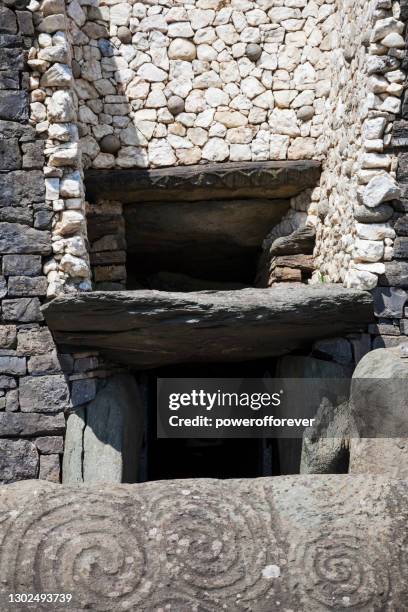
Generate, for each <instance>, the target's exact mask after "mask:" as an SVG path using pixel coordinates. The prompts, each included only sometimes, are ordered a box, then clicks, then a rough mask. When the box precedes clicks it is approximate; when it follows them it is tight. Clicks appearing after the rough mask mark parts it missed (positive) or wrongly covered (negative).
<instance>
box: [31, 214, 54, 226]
mask: <svg viewBox="0 0 408 612" xmlns="http://www.w3.org/2000/svg"><path fill="white" fill-rule="evenodd" d="M52 218H53V212H52V211H50V210H39V211H38V212H36V213H35V215H34V227H35V228H36V229H41V230H45V229H50V227H51V221H52Z"/></svg>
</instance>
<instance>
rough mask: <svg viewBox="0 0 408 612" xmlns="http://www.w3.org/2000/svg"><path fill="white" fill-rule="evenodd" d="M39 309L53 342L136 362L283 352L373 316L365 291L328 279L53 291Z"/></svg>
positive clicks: (359, 324) (145, 363) (142, 365)
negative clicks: (226, 287)
mask: <svg viewBox="0 0 408 612" xmlns="http://www.w3.org/2000/svg"><path fill="white" fill-rule="evenodd" d="M43 310H44V315H45V318H46V321H47V324H48V326H49V327H50V329H51V330H52V331H53V333H54V337H55V340H56V341H57V342H58V343H59V344H62V345H65V346H67V347H68V346H69V347H71V348H73V347H79V346H80V347H84V348H85V347H86V348H87V349H98V350H100V351H101V352H102V353H103V354H104V355H105V356H108V357H109V358H111V359H115V360H117V361H120V362H123V363H127V364H130V365H133V366H136V367H138V368H149V367H158V366H161V365H165V364H173V363H186V362H190V363H194V362H203V361H206V362H209V361H212V362H227V361H248V360H251V359H258V358H262V357H270V356H276V355H282V354H285V353H289V352H291V351H293V350H295V349H297V348H299V347H302V346H305V345H307V344H308V343H310V342H311V341H314V340H317V339H319V338H327V337H330V336H339V335H340V336H341V335H343V334H345V333H349V332H353V331H358V330H359V329H361V328H363V326H365V325H366V324H367V323H369V322H371V321H372V320H373V306H372V297H371V294H370V293H368V292H365V291H360V290H357V289H345V288H344V287H342V286H341V285H328V284H327V285H326V284H322V285H314V286H309V285H302V284H295V283H294V284H288V283H284V284H281V285H276V286H274V287H273V288H271V289H251V288H250V289H241V290H235V291H199V292H196V293H173V292H165V291H154V290H138V291H110V292H101V291H96V292H92V293H82V294H75V295H69V296H60V297H58V298H56V299H54V300H52V301H51V302H49V303H48V304H47V305H46V306H45V307H44V308H43Z"/></svg>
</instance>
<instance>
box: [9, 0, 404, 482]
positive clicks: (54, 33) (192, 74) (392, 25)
mask: <svg viewBox="0 0 408 612" xmlns="http://www.w3.org/2000/svg"><path fill="white" fill-rule="evenodd" d="M0 17H1V19H0V131H1V140H0V256H1V277H0V298H1V300H2V303H1V316H2V321H1V323H2V324H1V327H0V351H1V352H0V382H1V388H0V424H1V440H0V445H1V447H2V450H3V451H4V452H2V454H1V458H0V466H1V471H2V473H5V474H6V476H4V478H3V476H2V479H4V481H7V482H8V481H11V480H16V479H20V478H27V477H37V476H38V475H40V476H41V477H46V478H49V479H51V480H58V479H59V466H60V455H61V453H62V442H63V434H64V430H65V419H64V417H63V414H64V413H65V414H69V413H70V412H71V410H72V409H81V410H82V409H83V410H84V414H85V413H86V410H87V406H88V404H89V402H91V403H92V402H93V401H94V400H95V397H96V396H97V394H98V392H99V391H100V390H101V389H102V388H103V386H104V384H105V382H106V381H104V380H103V379H104V378H106V377H110V376H111V375H112V373H116V371H117V369H118V368H117V367H116V366H112V365H109V364H107V363H106V362H105V361H104V360H103V359H102V358H101V357H100V356H99V355H98V354H97V353H95V352H89V351H87V352H81V353H73V354H68V353H66V352H64V353H63V352H62V350H63V347H59V348H57V347H56V346H55V344H54V340H53V338H52V336H51V334H50V332H49V331H48V329H47V327H46V325H45V323H44V319H43V314H42V311H41V305H42V304H43V303H44V302H45V301H46V300H48V299H51V298H54V297H56V296H60V295H63V294H70V295H71V297H72V298H73V299H75V296H77V294H78V293H80V292H87V291H91V290H92V289H101V290H104V291H106V290H120V289H123V288H125V287H126V276H127V270H126V251H127V243H126V235H125V220H124V217H125V215H124V207H125V206H126V202H124V201H122V200H121V198H115V197H112V194H110V195H109V197H107V198H104V197H98V198H93V199H92V200H91V198H89V199H90V200H91V201H90V202H86V195H87V194H86V189H85V176H86V174H88V175H90V173H92V175H93V177H95V173H96V172H103V173H104V176H106V175H107V174H109V173H112V172H119V171H130V172H132V171H136V170H138V171H139V172H142V173H144V174H145V175H146V176H147V175H148V176H150V175H151V174H153V173H154V172H163V174H168V175H169V176H171V175H172V174H174V173H175V169H174V168H175V167H179V168H181V169H183V168H184V169H186V168H191V172H192V173H193V174H194V175H196V176H200V171H201V170H202V168H204V167H208V166H211V164H216V165H221V164H235V165H239V164H259V163H263V162H265V163H267V162H278V163H281V162H283V163H285V162H296V163H299V164H301V163H302V160H309V163H314V162H320V163H321V168H322V171H321V175H320V178H319V176H318V173H316V176H315V174H314V173H315V171H316V168H317V165H315V166H313V170H312V166H310V168H311V172H313V177H314V179H315V180H313V184H311V183H309V184H307V188H306V189H303V190H302V192H301V193H299V192H292V193H291V194H290V195H291V197H290V198H289V196H287V199H288V200H289V199H290V202H289V203H288V205H287V207H286V208H285V214H283V215H282V218H281V219H280V221H279V222H277V223H276V224H275V225H274V226H273V227H270V228H269V227H268V228H267V230H269V233H268V235H267V236H266V238H265V241H264V251H265V253H264V254H265V262H266V263H265V266H264V269H261V270H260V274H259V279H262V280H260V281H259V282H260V285H261V286H263V287H265V286H268V285H273V284H274V283H276V282H279V281H302V282H311V283H314V284H323V285H324V284H325V283H332V282H334V283H342V284H344V285H345V287H346V288H349V289H356V290H361V289H363V290H370V291H372V293H373V296H374V305H375V314H376V317H377V321H376V323H375V324H374V323H371V324H370V327H369V328H368V330H367V331H368V332H369V333H366V334H363V335H359V336H349V337H347V338H342V339H340V340H339V341H338V342H337V343H336V342H332V341H328V342H326V344H325V343H324V342H323V343H322V342H319V343H318V344H317V345H315V347H314V350H315V352H316V353H317V354H318V355H320V356H321V355H325V356H327V357H328V358H329V359H331V360H332V361H334V362H336V361H338V360H340V361H341V360H343V361H344V359H345V357H344V355H345V354H347V359H348V361H347V363H348V364H352V363H356V362H358V361H359V359H360V358H361V356H362V355H363V354H364V353H366V352H368V351H369V350H370V349H371V348H379V347H381V346H398V345H400V344H402V343H403V341H404V338H405V337H406V335H407V333H408V325H407V320H408V313H407V310H406V306H405V304H406V301H407V288H408V246H407V244H408V224H407V221H406V214H407V212H408V208H407V197H406V194H407V184H408V171H407V167H408V153H407V152H406V151H407V150H408V135H407V134H408V131H407V129H408V128H407V120H408V106H407V96H406V92H405V86H406V72H407V69H408V63H407V58H406V49H405V44H406V43H405V25H404V24H405V22H406V20H407V18H408V6H407V3H406V0H400V1H392V0H370V1H367V0H356V1H353V2H352V1H351V0H346V1H342V2H340V1H330V0H328V1H326V2H323V1H322V0H256V1H255V0H254V1H250V0H222V1H221V0H198V1H197V2H195V3H191V4H189V3H188V2H184V1H183V2H182V1H177V2H176V1H175V2H170V1H169V0H163V1H161V2H159V3H155V2H150V0H149V1H144V2H120V1H119V2H115V1H113V0H71V1H70V2H69V1H63V0H42V2H39V1H37V0H30V2H29V3H27V2H24V1H23V0H16V1H15V2H11V1H8V2H7V3H3V4H2V5H1V7H0ZM235 167H236V166H235ZM247 171H248V173H249V172H250V170H249V169H248V170H247ZM94 180H95V178H94ZM96 180H97V179H96ZM226 184H227V181H226ZM125 187H126V185H125ZM227 196H228V194H227ZM227 196H225V197H226V198H227ZM245 197H248V196H247V195H246V196H245ZM257 197H259V193H257ZM183 198H184V196H183ZM183 198H182V199H183ZM122 199H123V198H122ZM203 199H205V198H203ZM174 201H176V202H177V199H175V200H174ZM265 233H266V232H265ZM265 270H266V276H265V274H264V273H265ZM262 275H263V276H262ZM366 323H369V320H368V318H367V321H366ZM339 333H340V332H339ZM369 334H371V336H370V335H369ZM345 347H346V348H345ZM85 426H86V424H85V425H84V427H85ZM82 469H84V468H83V467H82Z"/></svg>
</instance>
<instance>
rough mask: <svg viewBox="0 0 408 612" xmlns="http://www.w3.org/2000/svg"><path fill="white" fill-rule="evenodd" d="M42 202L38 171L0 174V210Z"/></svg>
mask: <svg viewBox="0 0 408 612" xmlns="http://www.w3.org/2000/svg"><path fill="white" fill-rule="evenodd" d="M0 94H1V92H0ZM0 118H1V117H0ZM44 200H45V183H44V176H43V173H42V172H41V171H40V170H15V171H12V172H7V173H5V174H0V208H1V207H3V206H5V207H10V206H16V207H25V206H31V205H33V204H34V203H36V202H43V201H44Z"/></svg>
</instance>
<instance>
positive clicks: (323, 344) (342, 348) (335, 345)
mask: <svg viewBox="0 0 408 612" xmlns="http://www.w3.org/2000/svg"><path fill="white" fill-rule="evenodd" d="M313 350H314V351H318V352H319V353H322V354H323V355H326V356H327V357H330V358H331V359H332V360H333V361H336V362H337V363H341V364H350V363H352V361H353V354H352V351H351V345H350V342H349V341H348V340H346V339H345V338H329V339H328V340H319V341H318V342H315V343H314V345H313Z"/></svg>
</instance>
